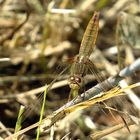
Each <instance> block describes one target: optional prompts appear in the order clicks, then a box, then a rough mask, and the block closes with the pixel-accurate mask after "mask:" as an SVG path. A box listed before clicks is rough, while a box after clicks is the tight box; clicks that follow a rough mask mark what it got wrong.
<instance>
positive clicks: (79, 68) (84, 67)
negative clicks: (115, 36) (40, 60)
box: [25, 12, 103, 116]
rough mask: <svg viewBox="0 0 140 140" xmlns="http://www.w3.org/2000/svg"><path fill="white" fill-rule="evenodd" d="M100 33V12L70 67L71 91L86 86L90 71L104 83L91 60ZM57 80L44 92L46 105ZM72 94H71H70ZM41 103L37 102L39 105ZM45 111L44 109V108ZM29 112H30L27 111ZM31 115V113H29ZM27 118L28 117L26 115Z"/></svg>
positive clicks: (91, 22)
mask: <svg viewBox="0 0 140 140" xmlns="http://www.w3.org/2000/svg"><path fill="white" fill-rule="evenodd" d="M98 31H99V12H94V14H93V16H92V18H91V19H90V21H89V23H88V25H87V28H86V30H85V33H84V35H83V38H82V41H81V45H80V49H79V53H78V54H77V55H76V56H75V57H74V58H73V60H72V64H71V66H70V76H69V78H68V84H69V87H70V89H71V91H74V90H75V91H79V90H80V89H81V87H82V86H83V84H84V77H85V76H86V74H87V72H88V70H90V71H91V72H92V73H93V74H94V75H95V77H96V79H97V81H103V79H102V77H101V76H100V75H99V73H98V71H97V68H96V67H95V65H94V64H93V63H92V61H91V60H90V55H91V53H92V52H93V49H94V48H95V43H96V40H97V36H98ZM67 69H68V68H65V69H64V70H63V71H62V72H61V73H60V74H58V76H57V78H58V77H59V76H60V75H62V74H63V73H64V72H65V71H66V70H67ZM57 78H56V79H55V80H53V81H52V82H51V84H50V85H49V86H48V87H47V88H46V92H44V99H43V100H44V104H45V100H46V94H47V93H48V91H49V90H50V89H51V88H52V86H53V84H54V83H55V82H56V80H57ZM70 93H71V92H70ZM40 98H42V97H41V96H40ZM39 100H42V99H39ZM38 103H39V101H37V104H38ZM43 110H44V107H43ZM26 112H28V111H26ZM28 115H29V112H28ZM25 116H26V115H25Z"/></svg>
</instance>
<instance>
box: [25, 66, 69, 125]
mask: <svg viewBox="0 0 140 140" xmlns="http://www.w3.org/2000/svg"><path fill="white" fill-rule="evenodd" d="M68 68H69V67H66V68H65V69H64V70H62V71H61V72H60V73H59V74H58V76H57V77H56V78H55V79H54V80H53V81H52V82H51V83H50V84H49V85H48V86H47V85H46V88H47V89H46V92H49V90H50V89H51V88H52V86H53V84H54V83H55V82H56V81H57V80H58V78H59V77H60V76H61V75H62V74H63V73H64V72H65V71H66V70H67V69H68ZM43 97H44V92H42V93H41V94H40V95H39V96H38V100H37V101H36V102H35V104H34V106H31V107H28V108H27V109H26V111H25V112H24V113H23V114H22V116H24V117H23V119H22V123H23V122H24V121H25V120H26V119H27V118H28V116H30V114H31V113H32V111H33V110H35V109H34V108H36V107H37V106H41V105H40V104H41V103H42V101H43Z"/></svg>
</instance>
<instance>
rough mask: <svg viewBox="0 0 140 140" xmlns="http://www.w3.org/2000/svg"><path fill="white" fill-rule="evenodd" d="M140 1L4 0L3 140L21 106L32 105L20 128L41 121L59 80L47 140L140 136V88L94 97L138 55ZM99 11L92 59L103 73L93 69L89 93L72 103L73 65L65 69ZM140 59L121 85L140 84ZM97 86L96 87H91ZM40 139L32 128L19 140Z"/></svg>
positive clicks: (131, 139) (0, 34) (0, 42)
mask: <svg viewBox="0 0 140 140" xmlns="http://www.w3.org/2000/svg"><path fill="white" fill-rule="evenodd" d="M139 7H140V2H139V1H137V0H118V1H115V0H101V1H97V0H86V1H84V0H79V1H74V0H54V1H51V0H48V1H47V0H46V1H45V0H0V140H1V139H5V138H6V137H8V136H10V135H11V134H13V133H14V131H15V124H16V121H17V117H18V112H19V108H20V105H24V106H25V107H27V109H25V110H26V111H25V112H24V113H23V114H22V119H23V120H22V124H21V125H22V129H23V128H26V127H28V126H31V125H32V124H34V123H36V122H37V121H38V120H39V116H40V115H39V114H40V106H41V104H42V99H43V96H42V95H43V94H41V93H43V91H44V90H45V85H46V84H50V83H51V81H53V80H54V79H56V80H55V81H54V82H53V86H52V87H51V89H49V91H48V92H47V97H46V108H45V112H44V118H46V116H47V121H48V122H47V124H45V125H47V126H46V127H47V131H45V132H42V133H41V135H40V139H41V140H45V139H46V140H48V139H50V140H53V139H54V140H60V139H62V140H70V139H71V140H76V139H80V140H87V139H100V138H102V139H104V140H117V139H119V140H126V139H128V140H136V139H140V131H139V129H140V127H139V122H140V121H139V114H140V112H139V110H140V99H139V98H140V95H139V91H140V88H139V87H137V88H135V89H130V90H122V91H124V94H127V95H126V96H118V97H114V98H113V99H109V98H111V97H113V96H115V94H116V96H117V95H118V94H120V93H118V92H117V91H118V90H117V88H116V90H115V91H116V92H115V93H113V91H110V92H111V94H110V92H108V93H107V94H108V96H107V97H104V98H102V97H100V98H99V99H97V98H96V97H93V96H94V92H95V91H94V90H98V88H96V87H94V86H95V85H96V84H97V83H99V84H101V83H100V82H102V81H100V80H105V79H106V78H108V77H111V76H114V75H116V74H118V73H119V71H120V70H122V69H123V68H125V67H127V66H128V65H131V64H133V63H135V60H137V59H138V58H139V57H140V39H139V38H140V9H139ZM94 11H99V12H100V21H99V25H100V28H99V34H98V38H97V41H96V49H94V51H93V53H92V55H91V57H90V58H91V60H92V61H93V62H94V63H95V65H96V67H97V69H98V71H99V72H100V75H102V76H103V77H104V79H102V78H101V79H98V80H97V79H96V77H95V76H94V75H93V74H91V73H87V75H86V77H85V84H84V86H83V87H82V89H81V90H80V93H79V95H80V94H82V93H83V94H82V95H84V94H89V95H90V94H91V95H90V97H88V95H84V96H85V97H84V98H83V97H81V95H80V96H78V97H76V99H75V100H72V101H71V102H69V103H67V102H68V100H69V97H70V95H69V94H70V88H69V86H68V81H67V78H68V77H69V69H68V70H66V71H65V72H64V73H62V74H60V73H61V72H62V70H64V69H65V68H66V67H69V66H70V65H71V63H72V60H73V57H74V56H75V55H76V54H77V53H78V51H79V47H80V42H81V40H82V36H83V33H84V31H85V28H86V26H87V23H88V21H89V20H90V18H91V16H92V15H93V13H94ZM137 65H138V66H137V67H134V69H133V68H132V69H131V68H130V69H129V70H130V71H131V72H130V73H129V74H127V73H126V74H122V73H121V74H122V75H123V76H122V75H121V74H120V75H121V76H122V77H121V78H120V77H119V78H120V80H123V81H121V82H120V84H119V85H120V86H119V87H118V88H119V89H120V87H121V88H124V87H126V86H127V85H130V84H134V83H137V82H139V79H140V71H139V70H138V69H139V67H140V62H138V64H137ZM102 76H101V77H102ZM117 76H118V75H117ZM117 76H116V77H117ZM124 76H127V77H124ZM120 80H119V81H120ZM97 81H98V82H97ZM117 84H118V83H117ZM101 85H102V84H101ZM112 85H113V83H112ZM91 87H93V88H94V90H93V89H92V90H91V91H89V92H88V93H87V92H85V91H87V90H89V89H90V88H91ZM129 88H133V87H129ZM111 90H112V89H111ZM101 94H102V93H98V95H101ZM124 94H123V95H124ZM91 97H92V99H91ZM86 98H87V100H86ZM106 99H109V100H107V101H105V100H106ZM83 100H85V102H84V101H83ZM103 101H105V102H103ZM66 103H67V104H66ZM77 103H79V104H77ZM64 104H66V106H67V107H68V108H67V109H65V107H66V106H63V105H64ZM63 110H64V112H63ZM54 111H55V112H54ZM71 112H72V114H69V113H71ZM43 123H44V122H43ZM43 127H44V126H43ZM48 128H49V129H48ZM122 128H123V129H122ZM42 129H43V130H44V129H45V128H42ZM35 137H36V129H32V130H30V131H28V132H26V133H24V134H22V135H20V137H18V138H21V139H25V140H28V139H29V140H30V139H35Z"/></svg>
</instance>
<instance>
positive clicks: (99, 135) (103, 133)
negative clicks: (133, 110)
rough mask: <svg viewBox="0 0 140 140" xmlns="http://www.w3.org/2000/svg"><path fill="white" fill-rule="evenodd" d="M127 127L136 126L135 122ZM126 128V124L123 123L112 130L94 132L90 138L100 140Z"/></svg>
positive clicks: (129, 123)
mask: <svg viewBox="0 0 140 140" xmlns="http://www.w3.org/2000/svg"><path fill="white" fill-rule="evenodd" d="M127 125H129V126H130V125H134V122H128V123H127ZM124 127H125V124H124V123H121V124H118V125H116V126H113V127H111V128H107V129H105V130H102V131H98V132H94V133H93V134H91V135H90V138H91V139H92V140H98V139H100V138H102V137H104V136H106V135H108V134H111V133H113V132H115V131H117V130H120V129H122V128H124Z"/></svg>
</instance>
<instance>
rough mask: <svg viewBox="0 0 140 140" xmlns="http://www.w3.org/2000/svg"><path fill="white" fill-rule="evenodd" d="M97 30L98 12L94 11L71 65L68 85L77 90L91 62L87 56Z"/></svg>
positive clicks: (91, 49) (94, 41) (93, 45)
mask: <svg viewBox="0 0 140 140" xmlns="http://www.w3.org/2000/svg"><path fill="white" fill-rule="evenodd" d="M98 30H99V12H94V14H93V16H92V18H91V19H90V21H89V23H88V25H87V28H86V30H85V33H84V35H83V39H82V42H81V45H80V50H79V53H78V55H77V56H75V58H74V61H73V64H72V65H71V69H70V77H69V86H70V88H71V89H73V90H79V89H80V88H81V86H82V85H83V77H84V76H85V75H86V73H87V70H88V68H90V67H89V66H91V64H92V62H91V61H90V59H89V57H90V55H91V53H92V51H93V49H94V47H95V43H96V39H97V35H98Z"/></svg>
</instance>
